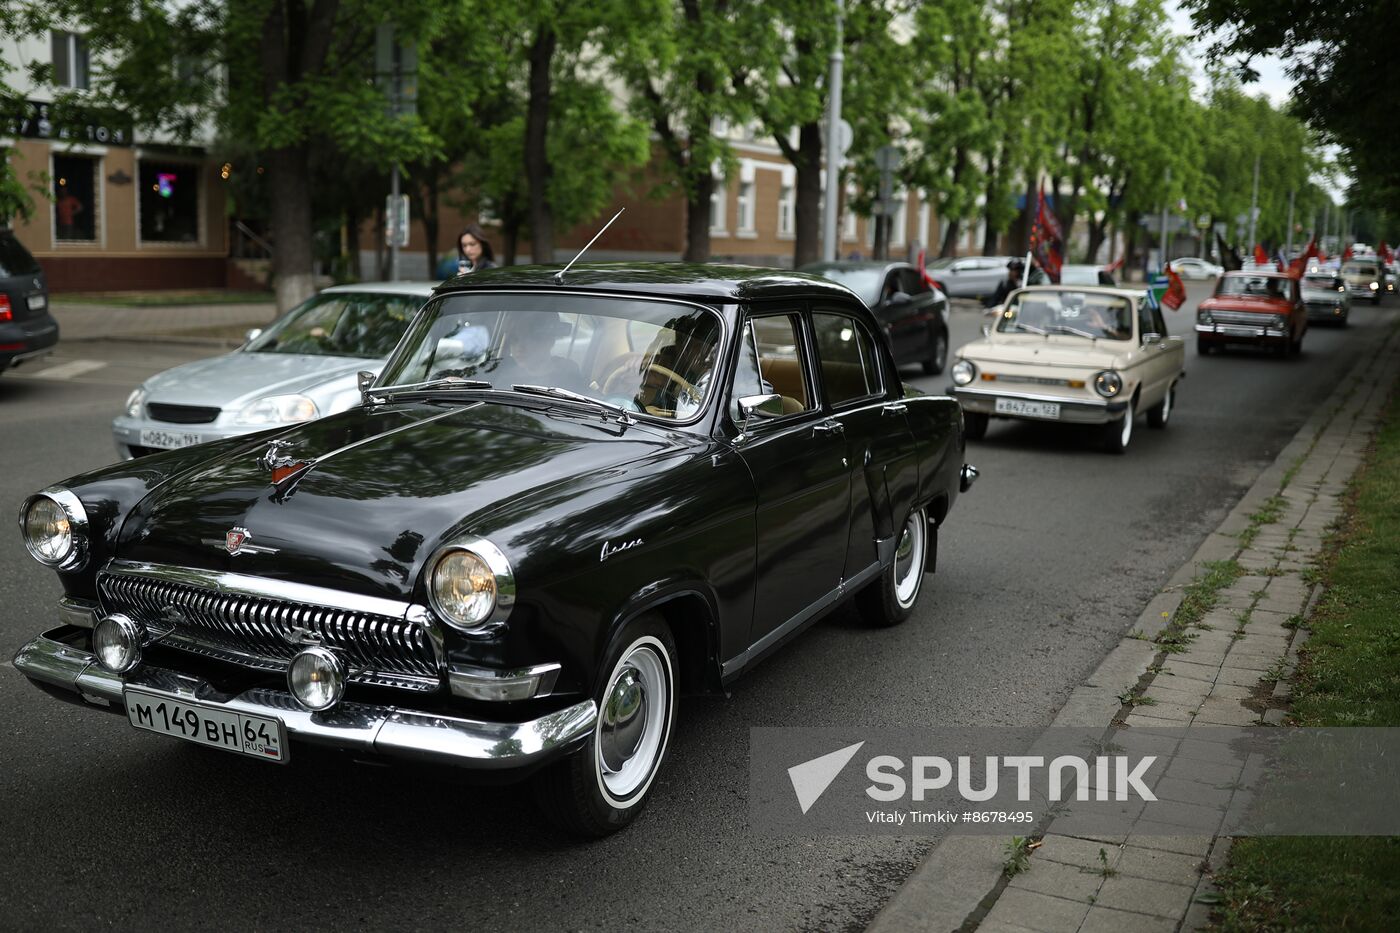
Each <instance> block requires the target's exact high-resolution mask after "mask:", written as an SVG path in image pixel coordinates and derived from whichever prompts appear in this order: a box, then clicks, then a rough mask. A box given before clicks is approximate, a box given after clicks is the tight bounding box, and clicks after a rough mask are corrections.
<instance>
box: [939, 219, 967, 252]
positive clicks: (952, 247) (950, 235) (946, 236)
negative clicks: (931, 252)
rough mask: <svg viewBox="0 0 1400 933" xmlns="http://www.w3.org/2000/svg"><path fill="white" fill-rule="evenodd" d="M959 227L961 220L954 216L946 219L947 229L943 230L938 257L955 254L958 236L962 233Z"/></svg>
mask: <svg viewBox="0 0 1400 933" xmlns="http://www.w3.org/2000/svg"><path fill="white" fill-rule="evenodd" d="M961 228H962V221H961V220H959V219H958V218H956V217H950V218H949V219H948V229H947V230H945V231H944V232H943V248H942V249H940V250H939V251H938V255H939V258H942V257H945V256H955V255H957V252H958V236H959V235H960V234H961V233H962V229H961Z"/></svg>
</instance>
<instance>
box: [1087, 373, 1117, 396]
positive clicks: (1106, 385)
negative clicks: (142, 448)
mask: <svg viewBox="0 0 1400 933" xmlns="http://www.w3.org/2000/svg"><path fill="white" fill-rule="evenodd" d="M1094 391H1095V392H1097V393H1099V394H1100V395H1102V396H1103V397H1104V398H1113V397H1114V396H1115V395H1117V394H1118V393H1119V392H1122V391H1123V377H1122V376H1120V375H1118V374H1117V373H1115V372H1112V371H1111V370H1104V371H1103V372H1101V373H1095V374H1094Z"/></svg>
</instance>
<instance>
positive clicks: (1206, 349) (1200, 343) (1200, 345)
mask: <svg viewBox="0 0 1400 933" xmlns="http://www.w3.org/2000/svg"><path fill="white" fill-rule="evenodd" d="M1214 349H1215V347H1213V346H1211V343H1210V341H1209V340H1202V339H1201V338H1200V337H1197V338H1196V354H1197V355H1198V356H1210V354H1211V352H1212V351H1213V350H1214Z"/></svg>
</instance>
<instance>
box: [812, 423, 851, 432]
mask: <svg viewBox="0 0 1400 933" xmlns="http://www.w3.org/2000/svg"><path fill="white" fill-rule="evenodd" d="M812 433H813V434H844V433H846V426H845V425H843V424H842V423H841V422H839V421H823V422H821V423H819V424H817V425H815V426H814V427H813V428H812Z"/></svg>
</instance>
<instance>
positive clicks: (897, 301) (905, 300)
mask: <svg viewBox="0 0 1400 933" xmlns="http://www.w3.org/2000/svg"><path fill="white" fill-rule="evenodd" d="M913 300H914V299H912V298H910V297H909V294H908V293H907V292H895V293H894V294H893V295H891V296H890V297H889V298H888V299H887V300H886V301H885V304H886V305H888V306H889V307H891V308H902V307H904V306H905V305H907V304H909V302H911V301H913Z"/></svg>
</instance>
